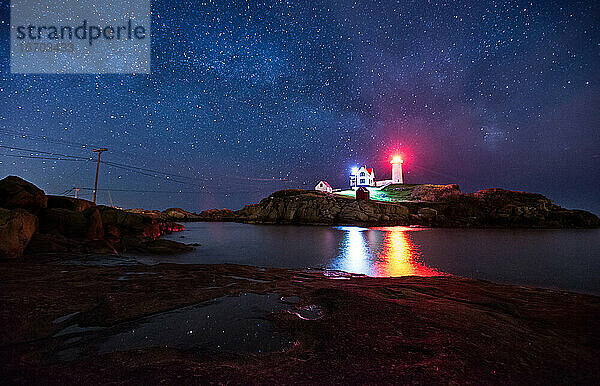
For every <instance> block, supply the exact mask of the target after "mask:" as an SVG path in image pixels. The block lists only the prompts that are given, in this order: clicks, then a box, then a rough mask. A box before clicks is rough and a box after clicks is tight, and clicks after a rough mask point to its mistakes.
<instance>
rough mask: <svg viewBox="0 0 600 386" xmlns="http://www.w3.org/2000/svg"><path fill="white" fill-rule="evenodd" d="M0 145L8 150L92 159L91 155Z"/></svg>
mask: <svg viewBox="0 0 600 386" xmlns="http://www.w3.org/2000/svg"><path fill="white" fill-rule="evenodd" d="M0 147H1V148H4V149H10V150H20V151H28V152H31V153H39V154H50V155H55V156H60V157H69V158H76V159H80V160H86V161H87V160H91V159H92V158H91V157H80V156H76V155H69V154H61V153H53V152H49V151H43V150H33V149H25V148H22V147H15V146H6V145H0Z"/></svg>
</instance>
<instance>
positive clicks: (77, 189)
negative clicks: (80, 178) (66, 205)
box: [74, 188, 79, 198]
mask: <svg viewBox="0 0 600 386" xmlns="http://www.w3.org/2000/svg"><path fill="white" fill-rule="evenodd" d="M74 189H75V198H77V192H79V188H74Z"/></svg>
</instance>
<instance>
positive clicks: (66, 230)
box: [39, 207, 104, 240]
mask: <svg viewBox="0 0 600 386" xmlns="http://www.w3.org/2000/svg"><path fill="white" fill-rule="evenodd" d="M39 221H40V226H39V231H40V232H41V233H53V234H61V235H63V236H65V237H68V238H76V239H90V240H93V239H102V237H103V236H104V230H103V226H102V218H101V216H100V212H99V211H98V209H97V208H95V207H91V208H88V209H86V210H85V211H83V212H76V211H73V210H69V209H64V208H45V209H42V210H40V213H39Z"/></svg>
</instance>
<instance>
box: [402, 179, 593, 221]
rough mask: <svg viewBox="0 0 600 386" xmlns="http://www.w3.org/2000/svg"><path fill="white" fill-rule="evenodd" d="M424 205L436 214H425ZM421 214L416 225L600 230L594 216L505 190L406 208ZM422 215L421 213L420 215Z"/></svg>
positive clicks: (535, 196) (444, 199)
mask: <svg viewBox="0 0 600 386" xmlns="http://www.w3.org/2000/svg"><path fill="white" fill-rule="evenodd" d="M423 205H427V206H428V207H430V208H432V209H435V210H436V211H437V214H435V215H431V213H428V214H425V215H424V213H422V210H423V209H422V208H423ZM407 206H408V207H409V209H410V210H411V213H414V212H416V213H417V214H418V218H416V219H415V220H417V223H418V224H419V225H426V226H442V227H468V226H474V227H506V228H511V227H525V228H589V227H598V226H600V220H599V219H598V217H596V216H595V215H594V214H592V213H589V212H586V211H582V210H568V209H563V208H561V207H560V206H558V205H556V204H554V203H553V202H552V201H551V200H550V199H548V198H546V197H544V196H542V195H541V194H535V193H526V192H517V191H511V190H505V189H499V188H494V189H484V190H480V191H478V192H475V193H470V194H457V195H452V196H449V197H445V198H443V199H442V200H439V201H437V202H431V203H409V204H407ZM420 211H421V212H420Z"/></svg>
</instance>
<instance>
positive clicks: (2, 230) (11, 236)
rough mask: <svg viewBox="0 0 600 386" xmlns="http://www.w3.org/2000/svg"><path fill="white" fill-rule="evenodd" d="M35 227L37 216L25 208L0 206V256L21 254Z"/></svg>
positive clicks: (13, 256) (11, 256)
mask: <svg viewBox="0 0 600 386" xmlns="http://www.w3.org/2000/svg"><path fill="white" fill-rule="evenodd" d="M36 227H37V218H36V217H35V216H34V215H33V214H31V213H29V212H28V211H26V210H25V209H13V210H9V209H3V208H0V257H1V258H15V257H20V256H22V255H23V251H24V250H25V248H26V247H27V244H29V241H30V240H31V237H32V236H33V234H34V233H35V230H36Z"/></svg>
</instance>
